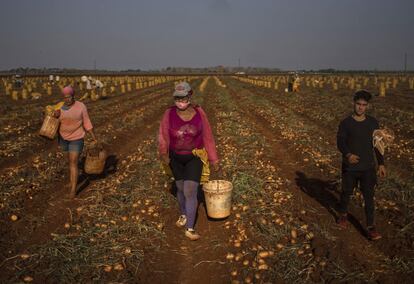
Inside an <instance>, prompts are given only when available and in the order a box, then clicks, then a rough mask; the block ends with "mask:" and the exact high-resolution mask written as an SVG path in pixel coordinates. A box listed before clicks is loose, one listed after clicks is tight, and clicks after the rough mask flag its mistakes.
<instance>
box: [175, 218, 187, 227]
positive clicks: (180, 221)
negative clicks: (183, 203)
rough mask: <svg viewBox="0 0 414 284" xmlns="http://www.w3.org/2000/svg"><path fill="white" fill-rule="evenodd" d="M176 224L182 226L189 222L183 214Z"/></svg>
mask: <svg viewBox="0 0 414 284" xmlns="http://www.w3.org/2000/svg"><path fill="white" fill-rule="evenodd" d="M175 224H176V225H177V227H179V228H182V227H184V226H185V224H187V217H186V216H185V215H181V216H180V217H179V218H178V220H177V222H175Z"/></svg>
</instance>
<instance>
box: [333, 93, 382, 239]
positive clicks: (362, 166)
mask: <svg viewBox="0 0 414 284" xmlns="http://www.w3.org/2000/svg"><path fill="white" fill-rule="evenodd" d="M371 97H372V96H371V94H370V93H369V92H367V91H365V90H360V91H357V92H356V93H355V95H354V111H353V114H352V115H350V116H348V117H346V118H345V119H344V120H342V121H341V123H340V124H339V128H338V133H337V144H338V149H339V151H340V152H341V153H342V193H341V197H340V204H339V208H338V211H339V214H340V215H339V218H338V220H337V223H338V225H339V226H341V227H342V228H347V227H348V205H349V201H350V198H351V196H352V194H353V191H354V188H355V187H356V186H357V184H358V182H359V187H360V190H361V192H362V195H363V197H364V202H365V216H366V224H367V230H366V233H367V237H368V239H370V240H378V239H380V238H381V235H380V234H379V233H378V231H377V230H376V228H375V226H374V210H375V202H374V189H375V185H376V183H377V173H376V170H375V158H374V152H375V156H376V159H377V163H378V173H379V176H380V177H385V175H386V171H385V166H384V157H383V155H382V154H381V153H380V152H379V151H378V149H377V148H374V147H373V133H374V130H376V129H379V124H378V121H377V120H376V119H375V118H374V117H372V116H369V115H366V114H365V113H366V110H367V109H368V105H369V101H370V100H371Z"/></svg>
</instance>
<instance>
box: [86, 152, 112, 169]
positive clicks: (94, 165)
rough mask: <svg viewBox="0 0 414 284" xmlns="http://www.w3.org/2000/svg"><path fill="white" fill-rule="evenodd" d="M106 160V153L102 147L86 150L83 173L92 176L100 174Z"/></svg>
mask: <svg viewBox="0 0 414 284" xmlns="http://www.w3.org/2000/svg"><path fill="white" fill-rule="evenodd" d="M106 158H107V153H106V151H105V150H104V149H103V148H102V147H100V148H99V149H91V150H88V152H87V154H86V161H85V172H86V173H87V174H94V175H99V174H101V173H102V172H103V171H104V168H105V162H106Z"/></svg>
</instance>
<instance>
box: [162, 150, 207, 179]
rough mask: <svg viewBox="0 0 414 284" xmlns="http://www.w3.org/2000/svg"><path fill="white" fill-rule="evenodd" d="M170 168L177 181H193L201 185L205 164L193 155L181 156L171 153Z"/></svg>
mask: <svg viewBox="0 0 414 284" xmlns="http://www.w3.org/2000/svg"><path fill="white" fill-rule="evenodd" d="M170 167H171V170H172V172H173V175H174V179H175V180H192V181H195V182H198V183H200V179H201V172H202V170H203V162H202V161H201V160H200V158H199V157H196V156H194V155H193V154H188V155H179V154H176V153H174V152H173V151H170Z"/></svg>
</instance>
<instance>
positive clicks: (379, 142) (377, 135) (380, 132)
mask: <svg viewBox="0 0 414 284" xmlns="http://www.w3.org/2000/svg"><path fill="white" fill-rule="evenodd" d="M394 138H395V135H394V132H393V131H392V130H391V129H388V128H384V129H376V130H374V133H373V143H374V147H375V148H377V149H378V151H379V152H380V153H381V155H384V152H385V148H386V147H389V146H390V145H391V144H392V142H393V141H394Z"/></svg>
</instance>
